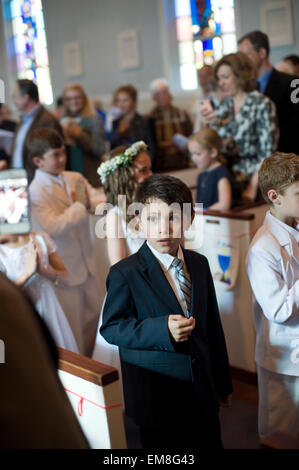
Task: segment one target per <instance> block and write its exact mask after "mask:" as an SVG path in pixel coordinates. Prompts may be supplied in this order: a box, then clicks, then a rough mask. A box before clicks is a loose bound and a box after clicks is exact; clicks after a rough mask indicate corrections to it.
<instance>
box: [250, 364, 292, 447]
mask: <svg viewBox="0 0 299 470" xmlns="http://www.w3.org/2000/svg"><path fill="white" fill-rule="evenodd" d="M257 374H258V387H259V407H258V429H259V435H260V437H261V438H263V437H265V436H267V435H269V434H271V433H273V432H275V431H283V432H285V433H287V434H290V435H291V436H295V437H298V436H299V377H297V376H292V375H284V374H278V373H277V372H272V371H270V370H267V369H264V368H263V367H260V366H257Z"/></svg>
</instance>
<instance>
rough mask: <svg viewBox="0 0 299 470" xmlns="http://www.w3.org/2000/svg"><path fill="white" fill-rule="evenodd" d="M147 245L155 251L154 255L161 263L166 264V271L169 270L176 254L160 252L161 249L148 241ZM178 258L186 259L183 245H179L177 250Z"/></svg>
mask: <svg viewBox="0 0 299 470" xmlns="http://www.w3.org/2000/svg"><path fill="white" fill-rule="evenodd" d="M146 244H147V246H148V247H149V249H150V250H151V252H152V253H153V255H154V256H155V257H156V258H157V259H158V261H159V262H160V264H162V265H163V266H164V268H165V269H166V271H169V269H170V267H171V263H172V262H173V260H174V259H175V257H174V256H172V255H170V254H169V253H160V252H159V251H157V250H156V249H155V248H153V247H152V246H151V245H150V244H149V242H148V241H147V242H146ZM176 257H177V258H179V259H181V260H182V261H184V254H183V250H182V248H181V245H179V248H178V252H177V256H176Z"/></svg>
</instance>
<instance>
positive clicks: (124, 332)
mask: <svg viewBox="0 0 299 470" xmlns="http://www.w3.org/2000/svg"><path fill="white" fill-rule="evenodd" d="M136 288H137V287H136ZM140 317H141V315H140V314H139V316H138V315H137V311H136V307H135V304H134V299H133V296H132V293H131V291H130V287H129V284H128V282H127V279H126V277H125V276H124V274H123V273H122V272H121V271H120V270H119V269H118V268H117V267H116V266H112V268H111V269H110V272H109V276H108V279H107V297H106V300H105V305H104V310H103V324H102V326H101V328H100V333H101V335H102V336H103V337H104V338H105V339H106V341H108V343H112V344H116V345H117V346H121V347H125V348H130V349H150V350H164V351H174V346H173V344H172V342H171V339H170V335H169V332H168V316H166V315H164V316H159V317H147V318H145V317H146V315H144V316H143V317H144V319H140Z"/></svg>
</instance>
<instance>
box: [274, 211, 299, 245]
mask: <svg viewBox="0 0 299 470" xmlns="http://www.w3.org/2000/svg"><path fill="white" fill-rule="evenodd" d="M266 222H267V224H268V225H269V227H270V228H273V231H272V232H273V235H274V236H275V237H276V238H278V240H279V242H280V243H281V244H288V243H291V242H292V240H291V238H290V235H291V236H292V237H293V238H294V239H295V241H296V242H297V243H299V224H298V225H297V228H293V227H290V225H287V224H285V223H284V222H281V220H279V219H277V218H276V217H274V216H273V215H272V214H271V212H270V211H268V212H267V214H266ZM286 232H287V233H286Z"/></svg>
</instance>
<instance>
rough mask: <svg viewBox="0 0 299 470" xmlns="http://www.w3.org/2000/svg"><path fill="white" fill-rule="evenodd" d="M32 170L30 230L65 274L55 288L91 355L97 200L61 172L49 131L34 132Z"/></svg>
mask: <svg viewBox="0 0 299 470" xmlns="http://www.w3.org/2000/svg"><path fill="white" fill-rule="evenodd" d="M28 151H29V155H30V158H31V161H32V162H33V164H34V165H35V166H36V167H37V170H36V171H35V176H34V179H33V181H32V182H31V184H30V187H29V194H30V201H31V215H32V225H33V229H34V230H36V231H44V232H47V233H48V234H49V235H51V237H52V238H53V239H54V240H55V243H56V245H57V248H58V249H57V251H58V253H59V254H60V256H61V257H62V259H63V261H64V263H65V265H66V267H67V269H68V271H69V273H70V277H69V285H68V286H65V285H64V286H62V285H60V284H59V285H58V286H56V287H57V288H56V291H57V295H58V297H59V300H60V301H61V303H62V306H63V309H64V311H65V313H66V315H67V317H68V320H69V323H70V325H71V327H72V329H73V332H74V335H75V337H76V340H77V343H78V346H79V350H80V352H81V353H82V354H85V355H90V354H91V351H92V342H93V340H94V337H95V335H96V329H97V323H98V318H99V314H100V310H101V300H102V294H103V293H101V292H100V289H99V285H98V282H97V280H96V277H95V276H96V266H95V263H94V257H93V242H92V238H91V233H90V227H89V217H88V210H89V209H91V208H92V207H95V206H96V205H97V204H98V203H99V202H101V200H102V197H101V195H100V194H99V193H98V191H97V190H95V189H94V188H92V186H90V185H89V183H88V182H87V181H86V179H85V178H84V177H83V176H82V175H81V174H80V173H77V172H71V171H64V169H65V165H66V153H65V148H64V143H63V141H62V139H61V137H60V136H59V135H58V134H57V133H56V132H55V131H52V130H48V129H39V130H36V131H35V132H34V133H33V135H32V138H31V140H30V142H29V145H28Z"/></svg>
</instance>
